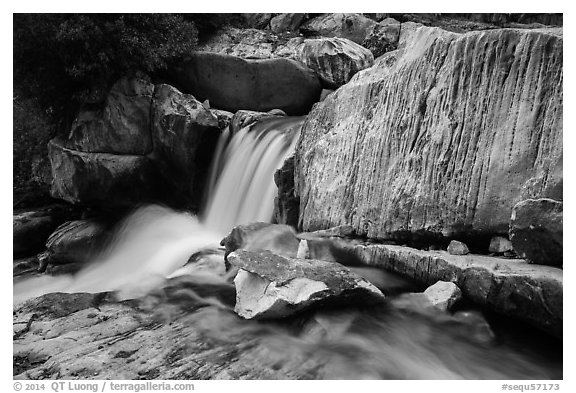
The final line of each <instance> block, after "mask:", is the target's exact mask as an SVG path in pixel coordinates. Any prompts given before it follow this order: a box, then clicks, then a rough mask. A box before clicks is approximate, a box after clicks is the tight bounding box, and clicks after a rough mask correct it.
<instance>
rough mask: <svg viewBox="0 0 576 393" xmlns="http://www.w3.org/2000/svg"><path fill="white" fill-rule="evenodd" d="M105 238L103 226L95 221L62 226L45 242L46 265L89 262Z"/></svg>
mask: <svg viewBox="0 0 576 393" xmlns="http://www.w3.org/2000/svg"><path fill="white" fill-rule="evenodd" d="M105 236H106V230H105V226H104V225H102V224H101V223H99V222H98V221H95V220H77V221H70V222H67V223H65V224H62V225H61V226H59V227H58V228H57V229H56V231H54V233H53V234H52V235H50V237H49V238H48V240H47V241H46V249H47V252H48V255H47V256H48V259H49V261H48V264H51V265H64V264H69V263H80V264H85V263H87V262H90V261H91V260H92V258H94V257H95V256H96V255H97V253H98V252H99V251H100V250H101V247H102V246H103V245H104V243H103V242H104V239H105Z"/></svg>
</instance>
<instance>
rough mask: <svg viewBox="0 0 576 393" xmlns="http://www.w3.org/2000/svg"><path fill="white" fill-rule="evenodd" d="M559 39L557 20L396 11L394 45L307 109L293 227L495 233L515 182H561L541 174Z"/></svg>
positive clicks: (554, 149)
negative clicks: (529, 22) (430, 16)
mask: <svg viewBox="0 0 576 393" xmlns="http://www.w3.org/2000/svg"><path fill="white" fill-rule="evenodd" d="M374 23H375V22H374ZM562 43H563V38H562V30H561V29H536V30H515V29H499V30H492V31H482V32H470V33H466V34H457V33H452V32H448V31H445V30H442V29H439V28H429V27H423V26H418V25H415V24H413V23H403V24H402V33H401V38H400V42H399V45H398V48H399V49H398V50H395V51H392V52H388V53H386V54H385V55H383V56H381V57H380V58H379V59H377V60H376V61H375V64H374V65H373V66H372V67H370V68H369V69H366V70H363V71H361V72H359V73H358V74H356V75H355V76H354V77H353V78H352V80H351V81H350V82H348V83H347V84H346V85H344V86H342V87H340V88H339V89H338V90H336V91H335V92H334V93H332V94H330V95H329V96H328V98H326V99H325V100H324V101H322V102H321V103H318V104H317V105H315V106H314V108H313V109H312V111H311V112H310V114H309V115H308V117H307V120H306V122H305V124H304V126H303V127H302V131H301V136H300V138H299V140H298V144H297V147H296V155H295V171H294V178H295V193H296V196H297V197H299V198H300V209H299V215H300V216H299V222H300V224H301V225H300V229H301V230H303V231H306V232H310V231H315V230H318V229H325V228H330V227H334V226H337V225H344V224H348V225H352V226H353V227H354V229H355V231H356V235H357V236H360V237H367V238H369V239H391V238H392V239H393V238H395V237H396V236H401V235H403V234H412V235H414V234H422V235H424V234H425V233H427V234H429V236H444V237H448V238H459V237H462V238H464V236H471V235H476V234H489V235H492V234H500V235H503V234H505V233H506V232H507V231H508V226H509V223H510V213H511V211H512V208H513V207H514V205H515V204H516V203H518V202H519V201H521V200H523V199H526V198H525V197H524V195H525V193H526V192H527V188H526V187H525V186H529V188H530V193H531V194H532V195H533V197H532V198H536V197H542V196H544V195H549V193H552V192H557V191H558V189H560V188H561V187H559V183H560V182H561V175H560V176H557V175H555V176H550V177H548V174H552V173H557V172H558V170H557V169H558V168H561V165H559V164H560V163H561V162H562V140H563V138H562V113H563V111H562V102H563V98H562V91H563V90H562V85H563V76H562V75H563V74H562V58H563V45H562ZM488 68H489V69H493V70H495V69H502V70H505V72H502V73H500V72H493V73H486V72H485V70H486V69H488ZM541 70H547V71H546V72H545V73H542V72H540V71H541ZM415 76H417V77H415ZM539 92H544V93H543V94H540V93H539ZM527 102H530V103H532V102H534V105H532V104H530V105H526V104H525V103H527ZM471 108H474V109H471ZM486 108H490V110H488V109H486ZM510 108H513V109H510ZM512 136H513V137H512ZM535 141H539V142H538V143H536V142H535ZM511 151H512V152H514V154H512V155H510V152H511ZM559 172H561V171H559ZM534 179H542V181H539V180H534ZM544 179H548V181H546V180H544ZM455 201H459V202H456V203H455Z"/></svg>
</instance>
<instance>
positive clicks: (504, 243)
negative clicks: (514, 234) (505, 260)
mask: <svg viewBox="0 0 576 393" xmlns="http://www.w3.org/2000/svg"><path fill="white" fill-rule="evenodd" d="M512 250H513V248H512V243H511V242H510V240H508V239H507V238H505V237H503V236H494V237H493V238H492V239H490V246H489V247H488V251H489V252H493V253H495V254H504V253H505V252H507V251H512Z"/></svg>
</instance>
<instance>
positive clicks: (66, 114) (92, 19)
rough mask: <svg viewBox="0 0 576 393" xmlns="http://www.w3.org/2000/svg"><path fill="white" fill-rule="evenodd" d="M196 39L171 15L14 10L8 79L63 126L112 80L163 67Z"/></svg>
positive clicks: (190, 25)
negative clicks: (11, 73)
mask: <svg viewBox="0 0 576 393" xmlns="http://www.w3.org/2000/svg"><path fill="white" fill-rule="evenodd" d="M197 38H198V31H197V29H196V27H195V25H194V23H193V22H192V21H191V20H186V19H184V18H183V17H182V16H180V15H174V14H84V15H81V14H15V15H14V83H15V86H18V87H19V88H20V89H21V91H22V92H23V94H24V95H25V96H29V97H37V98H38V100H39V104H40V105H41V107H43V108H44V109H45V110H47V112H48V113H49V114H52V115H54V116H55V117H56V119H58V120H63V119H64V120H67V121H65V123H66V125H68V124H69V122H70V121H71V119H70V118H71V117H73V116H74V115H75V113H76V111H77V109H78V107H79V106H81V105H83V104H92V103H98V102H100V101H101V100H102V99H103V97H104V96H105V93H106V91H107V89H108V87H109V86H110V85H111V83H113V81H114V80H116V79H118V78H119V77H120V76H122V75H125V74H127V73H130V72H132V71H135V70H140V71H144V72H148V73H151V72H154V71H156V70H160V69H164V68H166V67H167V66H168V65H169V63H170V62H171V61H174V60H176V59H178V58H180V57H183V56H185V55H186V54H188V53H189V52H190V51H192V50H193V49H194V47H195V46H196V43H197Z"/></svg>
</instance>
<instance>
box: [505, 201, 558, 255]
mask: <svg viewBox="0 0 576 393" xmlns="http://www.w3.org/2000/svg"><path fill="white" fill-rule="evenodd" d="M562 216H563V203H562V202H558V201H555V200H552V199H547V198H543V199H528V200H525V201H522V202H520V203H518V204H517V205H516V206H514V209H513V210H512V217H511V219H510V241H511V242H512V246H513V247H514V250H515V251H516V252H517V253H518V255H520V256H521V257H522V258H526V259H527V260H529V261H530V262H533V263H538V264H541V265H551V266H562V263H563V262H562V260H563V258H562V257H563V254H564V252H563V251H564V244H563V218H562Z"/></svg>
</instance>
